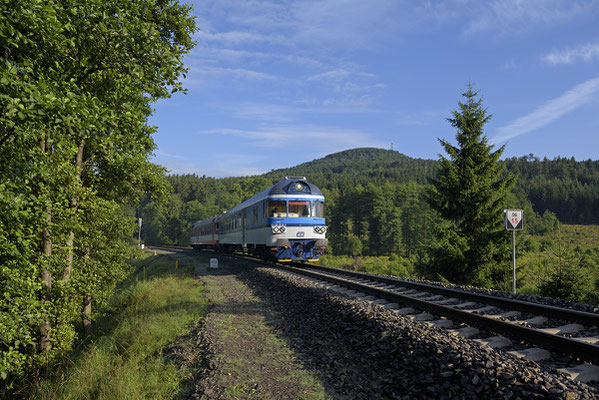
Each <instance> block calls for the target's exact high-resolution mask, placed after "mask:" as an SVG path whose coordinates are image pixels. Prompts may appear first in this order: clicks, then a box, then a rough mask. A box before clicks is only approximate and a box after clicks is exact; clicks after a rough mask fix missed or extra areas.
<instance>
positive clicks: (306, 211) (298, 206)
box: [289, 201, 310, 218]
mask: <svg viewBox="0 0 599 400" xmlns="http://www.w3.org/2000/svg"><path fill="white" fill-rule="evenodd" d="M309 216H310V202H309V201H290V202H289V218H308V217H309Z"/></svg>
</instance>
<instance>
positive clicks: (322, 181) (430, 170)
mask: <svg viewBox="0 0 599 400" xmlns="http://www.w3.org/2000/svg"><path fill="white" fill-rule="evenodd" d="M436 166H437V162H436V161H434V160H423V159H419V158H411V157H408V156H406V155H403V154H401V153H399V152H397V151H393V150H384V149H375V148H358V149H351V150H345V151H341V152H339V153H334V154H329V155H328V156H326V157H323V158H319V159H317V160H314V161H310V162H307V163H303V164H299V165H297V166H295V167H291V168H284V169H277V170H273V171H271V172H269V173H267V174H266V175H265V176H266V177H267V178H272V179H273V180H278V179H280V178H281V177H283V176H292V175H293V176H298V175H299V176H306V177H308V178H309V179H310V181H311V182H313V183H315V184H316V185H318V186H320V187H321V188H326V189H330V190H331V189H339V190H343V189H345V188H347V187H348V186H355V185H357V184H360V185H362V186H366V185H367V184H368V183H373V184H375V185H382V184H384V183H385V182H387V181H393V182H396V183H407V182H416V183H419V184H426V183H428V182H429V180H430V178H432V177H433V176H434V174H435V171H436Z"/></svg>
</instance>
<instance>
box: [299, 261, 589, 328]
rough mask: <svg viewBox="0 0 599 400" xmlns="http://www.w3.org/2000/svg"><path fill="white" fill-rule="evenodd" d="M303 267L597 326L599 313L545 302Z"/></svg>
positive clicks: (353, 272)
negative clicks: (533, 301)
mask: <svg viewBox="0 0 599 400" xmlns="http://www.w3.org/2000/svg"><path fill="white" fill-rule="evenodd" d="M294 265H297V264H294ZM299 266H303V264H299V265H298V267H299ZM305 268H311V269H316V270H321V271H325V272H329V273H333V274H337V275H339V274H342V275H347V276H353V277H357V278H364V279H369V280H374V281H376V282H381V283H387V284H391V285H397V286H403V287H408V288H411V289H419V290H423V291H426V292H430V293H435V294H440V295H443V296H450V297H458V298H461V299H465V300H476V301H479V302H481V303H485V304H491V305H494V306H499V307H502V308H508V309H510V310H516V311H522V312H527V313H532V314H540V315H545V316H547V317H551V318H556V319H563V320H567V321H576V322H579V323H581V324H584V325H590V326H599V314H594V313H589V312H585V311H578V310H571V309H568V308H561V307H555V306H550V305H546V304H539V303H530V302H527V301H522V300H516V299H510V298H505V297H498V296H491V295H488V294H483V293H474V292H468V291H465V290H460V289H451V288H444V287H442V286H435V285H430V284H427V283H418V282H412V281H406V280H402V279H397V278H391V277H387V276H380V275H373V274H368V273H365V272H359V271H347V270H342V269H338V268H330V267H324V266H321V265H309V266H306V267H305Z"/></svg>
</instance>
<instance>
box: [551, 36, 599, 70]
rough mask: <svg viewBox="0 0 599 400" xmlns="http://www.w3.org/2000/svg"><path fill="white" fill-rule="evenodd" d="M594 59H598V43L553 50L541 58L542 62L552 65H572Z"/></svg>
mask: <svg viewBox="0 0 599 400" xmlns="http://www.w3.org/2000/svg"><path fill="white" fill-rule="evenodd" d="M595 58H599V41H597V42H594V43H586V44H584V45H581V46H578V47H574V48H569V49H564V50H554V51H552V52H551V53H549V54H545V55H544V56H542V57H541V59H542V60H543V61H545V62H546V63H548V64H552V65H557V64H573V63H575V62H577V61H591V60H593V59H595Z"/></svg>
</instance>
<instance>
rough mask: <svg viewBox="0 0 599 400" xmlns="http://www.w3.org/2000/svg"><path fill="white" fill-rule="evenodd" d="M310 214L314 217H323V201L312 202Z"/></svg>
mask: <svg viewBox="0 0 599 400" xmlns="http://www.w3.org/2000/svg"><path fill="white" fill-rule="evenodd" d="M312 216H313V217H314V218H324V201H313V202H312Z"/></svg>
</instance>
